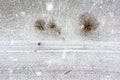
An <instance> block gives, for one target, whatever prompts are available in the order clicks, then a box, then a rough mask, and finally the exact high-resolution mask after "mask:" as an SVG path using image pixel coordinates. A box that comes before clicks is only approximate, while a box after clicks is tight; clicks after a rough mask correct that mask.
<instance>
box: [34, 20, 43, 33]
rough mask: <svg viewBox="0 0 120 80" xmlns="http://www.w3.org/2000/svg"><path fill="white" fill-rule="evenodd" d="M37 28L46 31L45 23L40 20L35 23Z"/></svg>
mask: <svg viewBox="0 0 120 80" xmlns="http://www.w3.org/2000/svg"><path fill="white" fill-rule="evenodd" d="M35 27H36V28H37V29H39V30H42V31H43V30H45V21H44V20H42V19H40V20H37V21H36V22H35Z"/></svg>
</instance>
